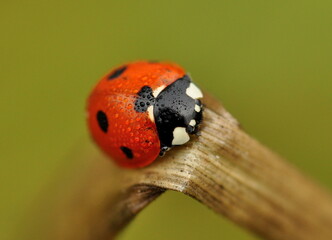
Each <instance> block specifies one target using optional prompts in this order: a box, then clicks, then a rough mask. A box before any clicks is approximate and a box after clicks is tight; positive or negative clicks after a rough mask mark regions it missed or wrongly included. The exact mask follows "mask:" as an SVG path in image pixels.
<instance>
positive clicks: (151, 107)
mask: <svg viewBox="0 0 332 240" xmlns="http://www.w3.org/2000/svg"><path fill="white" fill-rule="evenodd" d="M147 111H148V114H149V118H150V120H151V121H152V122H154V115H153V106H152V105H151V106H150V107H148V109H147Z"/></svg>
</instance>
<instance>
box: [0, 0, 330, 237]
mask: <svg viewBox="0 0 332 240" xmlns="http://www.w3.org/2000/svg"><path fill="white" fill-rule="evenodd" d="M0 7H1V8H0V29H1V30H0V31H1V37H0V50H1V51H0V114H1V118H0V160H1V166H0V194H1V195H0V239H2V240H5V239H22V237H21V238H17V237H15V235H16V234H17V233H18V232H20V231H21V229H22V227H24V226H25V224H24V221H27V220H26V219H27V218H28V219H29V221H37V218H36V217H35V216H33V215H32V216H31V215H30V216H27V214H28V213H29V209H31V206H32V205H34V204H36V201H37V199H38V198H39V196H40V195H41V194H42V193H43V191H44V190H45V189H47V188H48V186H49V184H50V182H53V181H54V179H55V176H59V175H61V173H62V171H63V172H68V168H70V167H72V164H71V163H72V162H73V161H74V159H73V158H75V157H73V156H75V152H77V151H81V150H82V148H84V151H90V150H91V149H95V147H94V146H93V145H92V144H91V143H90V141H89V137H88V134H87V131H86V126H85V119H84V116H85V115H84V105H85V99H86V96H87V95H88V93H89V91H90V89H91V87H92V86H93V85H94V84H95V82H96V81H97V80H98V79H99V78H100V77H101V76H102V75H103V74H104V73H106V72H107V71H108V70H109V69H110V68H111V67H113V66H114V65H118V64H120V63H123V62H126V61H131V60H136V59H153V60H154V59H158V60H172V61H175V62H177V63H179V64H181V65H182V66H184V67H185V68H186V69H187V70H188V71H189V72H190V73H191V75H192V77H193V78H194V80H195V82H196V83H197V84H198V85H199V86H201V87H202V88H204V89H207V90H208V91H210V92H211V93H213V94H214V95H216V96H217V97H218V98H219V99H220V100H221V101H222V102H223V103H224V105H225V106H226V107H227V108H228V109H229V110H230V112H231V113H232V114H233V115H234V116H235V117H236V118H238V119H239V121H240V122H241V123H242V125H243V126H244V128H245V129H246V131H247V132H249V133H250V134H252V135H253V136H255V137H256V138H258V139H259V140H260V141H261V142H263V143H265V144H266V145H268V146H269V147H271V148H272V149H274V150H275V151H277V152H279V153H280V154H281V155H283V156H285V157H286V158H287V159H289V161H290V162H292V163H293V164H295V165H297V166H298V167H299V168H300V169H301V170H302V171H304V172H306V173H307V174H308V175H311V176H312V177H313V178H315V179H316V180H317V181H318V182H320V183H321V184H323V185H325V186H326V187H327V188H330V189H331V188H332V177H331V176H332V170H331V169H332V163H331V159H330V156H331V142H332V141H331V140H332V137H331V136H332V124H331V122H332V107H331V102H332V61H331V60H332V33H331V32H332V1H330V0H326V1H309V0H301V1H264V0H261V1H245V0H241V1H240V0H239V1H212V0H205V1H189V0H188V1H181V0H177V1H175V0H168V1H152V0H151V1H148V0H143V1H139V0H136V1H135V0H132V1H123V0H121V1H120V0H119V1H64V0H57V1H55V0H49V1H41V0H37V1H17V0H13V1H1V4H0ZM86 146H88V148H87V147H86ZM89 149H90V150H89ZM313 207H314V206H313ZM35 232H36V233H37V232H38V229H35ZM15 233H16V234H15ZM25 237H26V239H38V238H37V237H33V236H25ZM203 238H204V239H255V237H253V236H251V235H249V234H248V233H247V232H246V231H244V230H242V229H240V228H239V227H237V226H235V225H234V224H233V223H231V222H229V221H228V220H226V219H224V218H222V217H219V216H217V215H216V214H215V213H213V212H212V211H210V210H209V209H207V208H206V207H204V206H202V205H201V204H199V203H197V202H196V201H194V200H192V199H190V198H189V197H186V196H182V195H181V194H179V193H173V192H168V193H166V194H165V195H163V196H162V197H161V198H160V199H158V200H157V201H156V202H154V203H152V204H151V205H150V206H149V207H148V208H147V209H145V210H144V211H143V212H142V213H141V214H140V215H139V216H138V217H137V218H136V219H135V221H134V222H133V223H132V224H131V225H130V226H129V227H128V228H127V229H126V230H125V231H124V232H123V233H122V234H121V237H120V239H123V240H124V239H203ZM23 239H24V238H23Z"/></svg>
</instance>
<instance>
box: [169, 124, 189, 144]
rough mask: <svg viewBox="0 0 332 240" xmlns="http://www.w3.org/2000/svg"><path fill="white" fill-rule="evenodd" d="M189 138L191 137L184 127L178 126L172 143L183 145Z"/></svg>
mask: <svg viewBox="0 0 332 240" xmlns="http://www.w3.org/2000/svg"><path fill="white" fill-rule="evenodd" d="M189 139H190V137H189V135H188V133H187V132H186V129H185V128H184V127H177V128H175V129H174V131H173V141H172V145H182V144H184V143H186V142H188V141H189Z"/></svg>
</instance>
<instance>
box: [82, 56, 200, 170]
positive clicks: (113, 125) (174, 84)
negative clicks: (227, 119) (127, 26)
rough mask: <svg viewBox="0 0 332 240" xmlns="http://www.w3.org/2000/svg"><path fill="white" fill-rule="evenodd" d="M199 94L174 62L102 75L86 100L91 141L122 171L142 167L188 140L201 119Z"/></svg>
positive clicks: (129, 66) (145, 64)
mask: <svg viewBox="0 0 332 240" xmlns="http://www.w3.org/2000/svg"><path fill="white" fill-rule="evenodd" d="M202 97H203V94H202V92H201V90H200V89H199V88H198V87H197V86H196V85H195V84H194V83H193V82H192V81H191V78H190V77H189V75H187V74H186V73H185V71H184V70H183V68H181V67H180V66H178V65H176V64H174V63H164V62H149V61H138V62H132V63H128V64H125V65H122V66H120V67H118V68H116V69H114V70H112V71H111V72H110V73H109V74H107V75H105V76H104V77H103V78H102V79H101V80H100V81H99V83H98V84H97V86H96V87H95V88H94V89H93V91H92V93H91V94H90V96H89V98H88V102H87V113H88V114H87V115H88V117H87V118H88V119H87V122H88V127H89V129H90V132H91V135H92V137H93V139H94V140H95V142H96V143H97V144H98V145H99V146H100V148H101V149H102V150H103V151H104V152H106V153H107V154H108V155H109V156H110V157H111V158H112V159H114V161H115V162H116V163H117V164H118V165H120V166H122V167H126V168H137V167H144V166H147V165H149V164H150V163H152V162H153V161H154V160H155V159H156V158H157V157H158V155H160V156H162V155H164V154H165V152H166V151H168V150H169V149H170V148H172V147H173V146H176V145H182V144H185V143H186V142H188V141H189V139H190V137H189V134H197V132H198V127H199V124H200V123H201V121H202V110H203V108H202V107H203V106H202V103H201V101H200V100H199V99H200V98H202Z"/></svg>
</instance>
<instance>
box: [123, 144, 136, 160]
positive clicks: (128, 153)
mask: <svg viewBox="0 0 332 240" xmlns="http://www.w3.org/2000/svg"><path fill="white" fill-rule="evenodd" d="M120 149H121V151H122V152H123V153H124V154H125V155H126V157H127V158H129V159H133V158H134V155H133V151H132V150H131V149H130V148H127V147H124V146H121V147H120Z"/></svg>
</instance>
